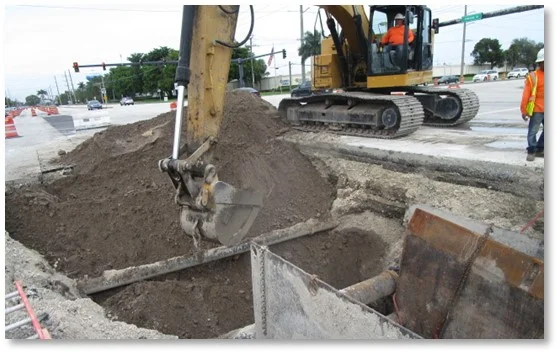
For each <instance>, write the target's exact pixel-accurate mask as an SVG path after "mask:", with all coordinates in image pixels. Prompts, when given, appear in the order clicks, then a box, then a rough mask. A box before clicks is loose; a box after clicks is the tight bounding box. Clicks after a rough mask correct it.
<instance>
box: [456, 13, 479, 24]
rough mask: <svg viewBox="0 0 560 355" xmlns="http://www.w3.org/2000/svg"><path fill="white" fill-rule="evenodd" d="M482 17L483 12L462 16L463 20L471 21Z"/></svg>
mask: <svg viewBox="0 0 560 355" xmlns="http://www.w3.org/2000/svg"><path fill="white" fill-rule="evenodd" d="M481 19H482V12H479V13H478V14H471V15H467V16H463V17H461V22H470V21H476V20H481Z"/></svg>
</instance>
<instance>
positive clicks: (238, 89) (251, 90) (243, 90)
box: [233, 88, 261, 97]
mask: <svg viewBox="0 0 560 355" xmlns="http://www.w3.org/2000/svg"><path fill="white" fill-rule="evenodd" d="M233 91H234V92H240V91H241V92H249V93H251V94H255V95H256V96H258V97H261V93H260V92H259V90H257V89H253V88H237V89H234V90H233Z"/></svg>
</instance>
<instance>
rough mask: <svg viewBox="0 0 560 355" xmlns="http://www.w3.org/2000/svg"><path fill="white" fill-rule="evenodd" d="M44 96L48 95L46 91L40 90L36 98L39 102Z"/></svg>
mask: <svg viewBox="0 0 560 355" xmlns="http://www.w3.org/2000/svg"><path fill="white" fill-rule="evenodd" d="M45 95H48V93H47V91H46V90H43V89H41V90H39V91H37V96H39V97H40V98H41V101H43V100H45Z"/></svg>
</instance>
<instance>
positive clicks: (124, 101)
mask: <svg viewBox="0 0 560 355" xmlns="http://www.w3.org/2000/svg"><path fill="white" fill-rule="evenodd" d="M128 105H134V100H133V99H132V98H130V97H128V96H126V97H123V98H122V99H121V106H128Z"/></svg>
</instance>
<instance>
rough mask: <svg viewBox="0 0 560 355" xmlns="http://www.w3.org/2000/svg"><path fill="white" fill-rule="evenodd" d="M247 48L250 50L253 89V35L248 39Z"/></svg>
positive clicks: (253, 84) (253, 85)
mask: <svg viewBox="0 0 560 355" xmlns="http://www.w3.org/2000/svg"><path fill="white" fill-rule="evenodd" d="M249 47H250V48H251V49H250V51H251V83H252V85H251V87H252V88H254V87H255V69H254V68H253V35H251V37H250V38H249Z"/></svg>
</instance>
